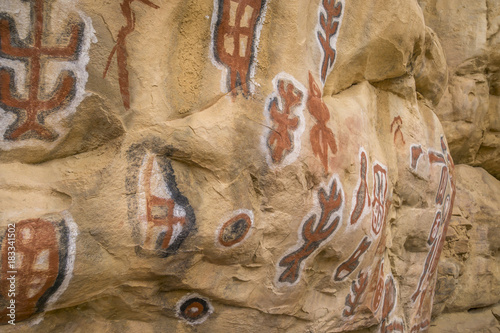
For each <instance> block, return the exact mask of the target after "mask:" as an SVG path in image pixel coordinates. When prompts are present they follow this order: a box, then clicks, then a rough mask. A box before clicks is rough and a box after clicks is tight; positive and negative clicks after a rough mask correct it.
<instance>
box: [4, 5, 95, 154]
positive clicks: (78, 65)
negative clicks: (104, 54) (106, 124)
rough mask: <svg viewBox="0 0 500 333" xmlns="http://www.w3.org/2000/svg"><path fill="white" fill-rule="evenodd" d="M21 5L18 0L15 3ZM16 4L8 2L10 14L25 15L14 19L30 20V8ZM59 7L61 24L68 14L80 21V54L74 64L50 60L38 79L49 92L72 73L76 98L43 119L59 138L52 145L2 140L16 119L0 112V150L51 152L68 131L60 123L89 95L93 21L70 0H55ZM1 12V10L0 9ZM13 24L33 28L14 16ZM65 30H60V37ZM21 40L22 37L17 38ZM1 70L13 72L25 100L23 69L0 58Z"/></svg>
mask: <svg viewBox="0 0 500 333" xmlns="http://www.w3.org/2000/svg"><path fill="white" fill-rule="evenodd" d="M18 1H19V2H20V0H18ZM16 4H17V2H16V3H14V4H12V3H10V2H9V4H8V7H10V8H11V9H10V12H16V11H15V9H17V12H21V11H26V10H27V12H28V13H27V14H23V15H17V16H19V17H26V15H27V17H28V18H30V8H31V6H28V7H26V8H23V6H19V7H16V8H14V7H15V6H16ZM57 4H59V5H60V8H58V10H59V11H60V12H61V15H65V17H64V18H63V19H62V21H63V22H64V23H65V24H67V23H68V22H69V21H68V20H67V17H69V16H70V14H71V13H76V14H78V16H79V17H80V20H81V22H82V23H83V24H84V26H85V27H84V34H83V37H82V44H81V45H80V47H81V49H80V53H79V54H78V59H77V60H75V61H60V60H53V61H49V62H47V64H46V66H45V68H44V71H43V73H44V74H45V75H44V77H43V78H40V83H41V85H43V83H45V87H44V88H45V89H44V90H45V91H52V90H53V89H54V87H55V85H56V83H57V79H58V77H59V75H60V73H61V72H62V71H71V72H72V73H73V74H74V75H75V78H76V88H75V96H74V98H73V99H72V100H71V102H70V103H69V104H68V105H67V106H66V107H65V108H63V109H60V110H57V111H56V112H53V113H51V114H49V115H47V116H46V117H45V124H46V125H47V126H48V127H49V128H51V129H53V130H54V131H55V132H56V133H57V134H58V135H59V137H58V138H57V139H56V140H54V141H53V142H46V141H43V140H39V139H34V138H33V139H26V140H21V141H8V140H4V139H3V136H4V134H5V131H6V130H7V128H8V127H9V126H10V125H11V124H12V123H13V122H14V121H15V119H16V117H15V115H14V114H13V113H11V112H7V111H5V110H3V109H1V108H0V149H2V150H6V151H9V150H12V149H16V148H21V147H37V146H40V145H43V146H44V147H45V148H47V149H52V148H54V147H55V146H56V145H57V144H58V143H59V142H60V141H61V140H62V139H63V138H64V136H65V135H66V134H67V133H68V132H69V130H70V128H66V127H64V126H63V125H62V124H61V123H63V122H64V121H63V120H64V119H66V118H68V117H69V116H70V115H72V114H73V113H75V112H76V108H77V107H78V105H79V104H80V103H81V102H82V101H83V99H84V98H85V97H87V96H89V95H90V93H86V92H85V85H86V83H87V80H88V76H89V75H88V72H87V71H86V66H87V64H88V62H89V60H90V58H89V55H88V53H89V49H90V44H91V43H97V38H96V36H95V30H94V28H93V26H92V21H91V19H90V17H88V16H86V15H85V14H84V13H83V12H81V11H79V10H75V7H76V4H75V1H71V0H58V1H56V2H54V3H53V4H52V6H53V7H54V6H56V5H57ZM24 7H25V6H24ZM0 10H2V11H4V9H3V8H1V7H0ZM14 19H15V21H16V27H17V29H18V31H19V30H21V31H22V30H26V31H27V30H28V29H30V28H31V26H32V22H31V19H29V20H28V21H27V22H28V23H27V24H22V23H21V22H19V18H16V17H15V16H14ZM51 21H53V22H61V21H59V20H58V17H51ZM23 25H24V26H28V28H27V29H19V27H20V26H23ZM63 31H64V28H61V29H60V32H61V33H62V32H63ZM19 37H20V38H22V37H21V34H20V36H19ZM0 66H3V67H8V68H11V69H13V70H14V74H15V76H16V79H15V85H16V89H17V91H18V92H19V93H20V94H21V97H26V93H27V89H26V86H25V84H24V83H25V82H26V73H27V68H26V67H25V66H24V63H23V62H22V61H16V60H10V59H5V58H0ZM49 73H55V74H54V75H49Z"/></svg>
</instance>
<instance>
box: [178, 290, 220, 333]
mask: <svg viewBox="0 0 500 333" xmlns="http://www.w3.org/2000/svg"><path fill="white" fill-rule="evenodd" d="M194 297H197V298H201V299H202V300H204V301H205V302H207V305H208V312H207V314H206V315H205V316H204V317H202V318H200V319H198V320H195V321H189V320H186V319H185V318H184V317H182V316H181V315H180V313H181V305H182V304H183V303H184V302H185V301H187V300H188V299H190V298H194ZM175 309H176V311H175V316H176V317H177V318H179V319H181V320H182V321H183V322H185V323H186V324H188V325H191V326H194V325H199V324H202V323H203V322H205V320H207V319H208V317H210V315H211V314H212V313H213V312H214V307H213V306H212V303H210V301H209V300H208V299H207V298H206V297H203V296H200V295H199V294H197V293H192V294H187V295H185V296H184V297H182V298H181V299H180V300H179V301H178V302H177V304H176V306H175Z"/></svg>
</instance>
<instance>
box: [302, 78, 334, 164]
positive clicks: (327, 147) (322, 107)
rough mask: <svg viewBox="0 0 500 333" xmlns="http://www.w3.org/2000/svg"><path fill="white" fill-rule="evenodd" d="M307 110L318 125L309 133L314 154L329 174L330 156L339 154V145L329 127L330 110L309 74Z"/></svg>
mask: <svg viewBox="0 0 500 333" xmlns="http://www.w3.org/2000/svg"><path fill="white" fill-rule="evenodd" d="M307 109H308V110H309V113H311V115H312V116H313V117H314V118H315V120H316V124H314V126H313V127H312V128H311V132H310V133H309V136H310V140H311V147H312V151H313V154H314V155H315V156H317V157H318V158H319V159H320V161H321V163H322V164H323V168H324V169H325V172H326V173H328V155H329V152H331V153H332V154H336V153H337V143H336V141H335V135H334V134H333V131H332V130H331V129H330V128H329V127H328V121H329V120H330V110H328V107H327V106H326V104H325V102H324V101H323V98H322V95H321V90H320V88H319V86H318V84H317V83H316V81H314V78H313V76H312V74H311V72H309V95H308V97H307Z"/></svg>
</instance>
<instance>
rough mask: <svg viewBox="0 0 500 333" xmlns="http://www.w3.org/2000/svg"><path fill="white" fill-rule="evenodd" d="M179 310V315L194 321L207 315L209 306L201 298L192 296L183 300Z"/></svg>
mask: <svg viewBox="0 0 500 333" xmlns="http://www.w3.org/2000/svg"><path fill="white" fill-rule="evenodd" d="M192 309H196V310H197V311H191V310H192ZM179 310H180V311H179V316H180V317H182V318H184V319H185V320H187V321H189V322H192V323H195V322H197V321H199V320H200V319H203V318H204V317H206V316H207V315H208V313H209V310H210V306H209V304H208V302H207V301H206V300H204V299H203V298H200V297H193V298H189V299H187V300H186V301H184V303H182V304H181V306H180V308H179Z"/></svg>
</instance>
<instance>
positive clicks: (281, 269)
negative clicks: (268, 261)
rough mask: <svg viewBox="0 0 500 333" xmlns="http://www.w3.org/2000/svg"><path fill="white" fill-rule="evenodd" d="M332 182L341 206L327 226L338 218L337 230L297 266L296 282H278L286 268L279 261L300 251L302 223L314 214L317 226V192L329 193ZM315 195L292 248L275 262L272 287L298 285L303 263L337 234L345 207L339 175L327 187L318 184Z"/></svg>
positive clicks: (333, 176)
mask: <svg viewBox="0 0 500 333" xmlns="http://www.w3.org/2000/svg"><path fill="white" fill-rule="evenodd" d="M334 181H336V182H337V192H338V193H339V195H341V197H342V204H341V205H340V207H339V209H338V210H337V211H336V212H335V213H333V214H332V215H331V216H330V219H329V220H328V225H330V223H332V222H333V221H334V220H335V218H336V217H338V218H339V223H338V225H337V228H336V229H335V230H334V231H333V232H332V234H331V235H330V236H328V238H326V239H325V240H324V241H323V242H321V244H320V245H319V246H318V248H317V249H316V250H314V251H313V252H311V254H310V255H309V256H308V257H307V258H306V259H304V260H302V262H301V263H300V266H299V276H298V277H297V280H296V281H295V282H294V283H288V282H279V277H280V276H281V274H282V273H283V272H284V271H285V270H286V267H281V266H280V265H279V263H280V261H281V260H282V259H283V258H285V257H286V256H288V255H289V254H291V253H293V252H295V251H297V250H298V249H300V248H301V247H302V246H303V245H304V240H303V239H302V229H303V228H304V223H306V222H307V220H308V219H309V218H310V217H311V216H312V215H314V214H316V221H315V226H317V224H318V222H319V217H320V216H321V205H320V203H319V198H318V193H319V190H320V189H321V188H322V189H323V190H325V192H327V193H330V190H331V188H332V185H333V183H334ZM315 194H316V195H315V196H314V201H313V207H312V209H311V210H310V211H309V213H308V214H306V216H305V217H304V218H303V219H302V222H301V223H300V226H299V228H298V229H297V242H296V244H295V245H294V246H293V247H291V248H289V249H288V250H287V251H286V252H285V253H284V254H283V255H281V256H280V258H279V259H278V261H277V262H276V275H275V277H274V285H275V286H277V287H278V288H279V287H292V286H295V285H296V284H298V283H299V281H301V276H302V271H303V270H304V265H305V263H306V262H307V261H310V260H311V258H314V257H315V255H316V253H317V252H319V251H320V250H321V249H322V248H323V247H324V246H325V245H326V244H327V243H329V242H330V241H331V240H332V239H333V238H334V237H335V235H336V234H337V233H338V231H339V230H340V229H341V227H342V219H343V215H344V207H345V200H346V199H345V193H344V188H343V186H342V182H341V181H340V177H339V175H338V174H333V175H332V178H331V179H330V181H329V183H328V185H325V183H324V182H322V183H321V184H320V186H318V187H317V188H316V190H315Z"/></svg>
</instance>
